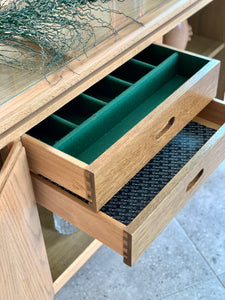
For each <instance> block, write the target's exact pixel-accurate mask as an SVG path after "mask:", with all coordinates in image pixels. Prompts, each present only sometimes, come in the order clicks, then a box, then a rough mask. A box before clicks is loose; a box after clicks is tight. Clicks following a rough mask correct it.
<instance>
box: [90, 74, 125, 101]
mask: <svg viewBox="0 0 225 300" xmlns="http://www.w3.org/2000/svg"><path fill="white" fill-rule="evenodd" d="M129 87H130V84H129V82H125V81H122V80H119V79H117V78H115V77H113V78H112V77H111V76H106V77H105V78H103V79H102V80H100V81H99V82H97V83H96V84H95V85H94V86H92V87H91V88H89V89H88V90H87V91H85V94H87V95H89V96H92V97H95V98H98V99H100V100H102V101H105V102H107V103H108V102H110V101H111V100H112V99H114V98H116V97H117V96H118V95H120V94H121V93H122V92H123V91H125V90H126V89H127V88H129Z"/></svg>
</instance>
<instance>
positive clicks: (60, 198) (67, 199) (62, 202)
mask: <svg viewBox="0 0 225 300" xmlns="http://www.w3.org/2000/svg"><path fill="white" fill-rule="evenodd" d="M32 181H33V186H34V191H35V194H36V200H37V202H38V203H39V204H40V205H42V206H44V207H45V208H47V209H48V210H50V211H52V212H54V213H56V214H57V215H59V216H60V217H62V218H63V219H65V220H67V221H68V222H70V223H71V224H74V225H75V226H77V227H78V228H79V229H81V230H83V231H84V232H86V233H87V234H89V235H91V236H93V237H94V238H96V239H98V240H99V241H102V242H104V244H105V245H107V246H109V247H111V248H113V249H114V250H115V251H117V252H118V253H120V254H121V255H122V254H123V243H122V240H123V229H124V227H125V225H123V224H121V223H120V222H117V221H116V220H114V219H112V218H110V217H108V216H107V215H105V214H104V213H102V212H97V213H96V212H94V211H92V210H91V209H90V208H89V207H88V205H87V204H85V203H84V202H82V201H81V200H79V199H78V198H76V197H74V196H72V195H70V194H69V193H67V192H65V191H64V190H62V189H60V188H58V187H57V186H55V185H54V184H52V183H50V182H48V181H47V180H44V179H43V178H40V177H38V176H36V175H33V174H32Z"/></svg>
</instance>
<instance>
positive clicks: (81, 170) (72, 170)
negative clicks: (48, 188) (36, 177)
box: [22, 135, 91, 201]
mask: <svg viewBox="0 0 225 300" xmlns="http://www.w3.org/2000/svg"><path fill="white" fill-rule="evenodd" d="M22 143H23V145H24V146H25V148H26V153H27V158H28V162H29V167H30V169H31V170H33V171H35V173H37V174H41V175H43V176H45V177H47V178H49V179H50V180H53V181H55V182H57V183H60V185H62V186H64V187H65V188H67V189H69V190H71V191H74V190H75V191H76V193H77V194H79V195H80V196H82V197H84V198H88V199H89V200H90V201H91V199H90V186H89V185H88V183H87V176H88V174H87V176H86V174H85V168H86V164H85V163H82V162H81V161H79V160H77V159H75V158H73V157H71V156H69V155H67V154H65V153H63V152H61V151H59V150H57V149H55V148H53V147H51V146H48V145H47V144H45V143H42V142H40V141H38V140H36V139H34V138H32V137H31V136H28V135H24V136H23V137H22Z"/></svg>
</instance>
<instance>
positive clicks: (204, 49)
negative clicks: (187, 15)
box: [186, 35, 225, 58]
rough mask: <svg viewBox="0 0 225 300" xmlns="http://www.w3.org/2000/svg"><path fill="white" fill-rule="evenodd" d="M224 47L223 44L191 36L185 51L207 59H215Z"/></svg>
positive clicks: (202, 37) (224, 44)
mask: <svg viewBox="0 0 225 300" xmlns="http://www.w3.org/2000/svg"><path fill="white" fill-rule="evenodd" d="M224 47H225V43H224V42H222V41H217V40H213V39H209V38H206V37H204V36H200V35H193V36H192V37H191V41H190V42H189V43H188V45H187V48H186V49H187V51H191V52H194V53H199V54H201V55H204V56H208V57H211V58H213V57H215V56H216V55H217V54H218V53H219V52H220V51H221V50H223V49H224Z"/></svg>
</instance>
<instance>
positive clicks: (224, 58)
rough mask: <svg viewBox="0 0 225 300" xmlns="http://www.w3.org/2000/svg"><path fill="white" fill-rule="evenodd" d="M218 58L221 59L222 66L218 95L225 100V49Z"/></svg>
mask: <svg viewBox="0 0 225 300" xmlns="http://www.w3.org/2000/svg"><path fill="white" fill-rule="evenodd" d="M215 58H216V59H219V60H220V61H221V68H220V77H219V85H218V92H217V97H218V98H219V99H222V100H225V49H223V50H222V51H220V52H219V53H218V54H217V55H216V56H215Z"/></svg>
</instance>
